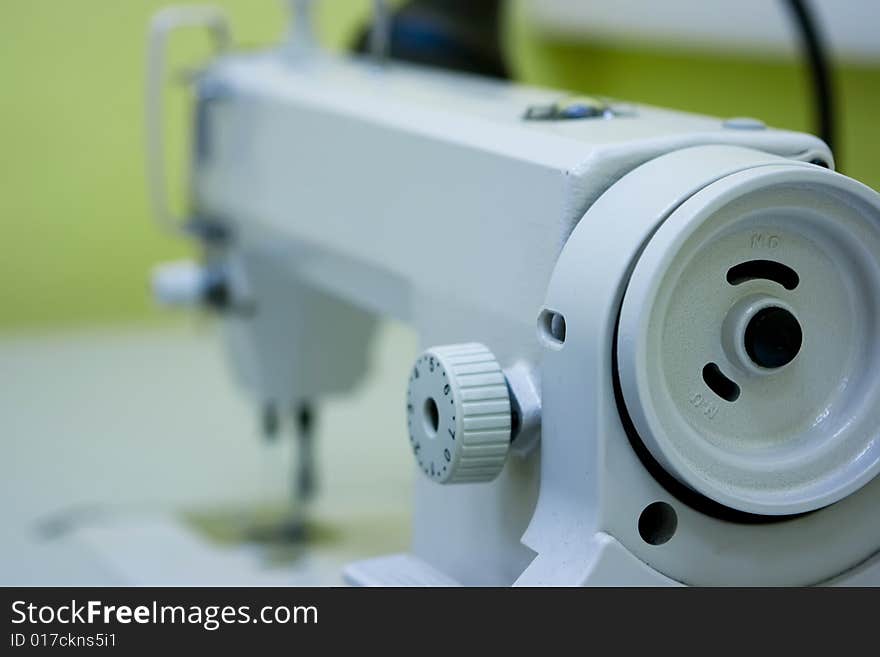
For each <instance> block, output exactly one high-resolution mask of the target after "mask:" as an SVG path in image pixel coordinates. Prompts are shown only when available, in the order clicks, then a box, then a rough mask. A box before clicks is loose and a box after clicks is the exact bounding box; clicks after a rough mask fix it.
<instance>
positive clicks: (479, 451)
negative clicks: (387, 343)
mask: <svg viewBox="0 0 880 657" xmlns="http://www.w3.org/2000/svg"><path fill="white" fill-rule="evenodd" d="M406 411H407V423H408V425H409V439H410V443H411V444H412V449H413V453H414V454H415V457H416V461H417V462H418V464H419V468H420V469H421V470H422V472H424V473H425V475H427V476H428V477H429V478H431V479H432V480H433V481H436V482H437V483H441V484H452V483H465V482H481V481H491V480H492V479H494V478H495V477H497V476H498V473H500V472H501V469H502V468H503V467H504V460H505V458H506V457H507V451H508V449H509V448H510V438H511V410H510V393H509V392H508V388H507V381H506V379H505V378H504V372H502V371H501V366H500V365H499V364H498V361H496V360H495V356H493V355H492V352H491V351H489V349H487V348H486V347H485V346H484V345H482V344H478V343H469V344H456V345H448V346H443V347H431V348H430V349H428V350H427V351H425V352H424V353H423V354H422V355H421V356H419V357H418V358H417V359H416V362H415V365H414V366H413V369H412V372H411V373H410V377H409V389H408V391H407V405H406Z"/></svg>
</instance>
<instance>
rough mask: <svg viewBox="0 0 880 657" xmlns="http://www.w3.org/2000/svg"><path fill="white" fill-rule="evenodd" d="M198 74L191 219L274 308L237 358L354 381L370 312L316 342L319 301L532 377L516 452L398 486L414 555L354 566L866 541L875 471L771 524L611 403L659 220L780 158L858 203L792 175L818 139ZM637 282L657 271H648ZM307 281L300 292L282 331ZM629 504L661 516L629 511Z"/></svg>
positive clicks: (650, 568) (833, 565) (744, 579)
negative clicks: (710, 501)
mask: <svg viewBox="0 0 880 657" xmlns="http://www.w3.org/2000/svg"><path fill="white" fill-rule="evenodd" d="M201 84H203V85H208V86H210V87H211V90H212V93H211V95H210V99H208V100H205V101H204V103H203V106H202V111H201V114H200V115H201V117H202V121H203V122H204V125H203V126H202V128H203V129H202V130H201V131H200V134H201V139H200V143H199V151H198V152H199V157H198V159H197V162H196V169H195V172H194V197H195V199H196V202H197V209H198V211H199V213H200V216H205V217H211V218H214V219H215V220H217V221H220V222H222V223H224V224H225V225H227V226H228V227H229V229H230V232H231V234H233V235H234V240H233V241H232V242H231V244H230V246H229V251H228V253H229V255H230V257H231V258H232V259H233V260H235V259H236V258H242V260H241V262H242V263H244V265H245V267H244V268H245V270H247V271H246V273H247V274H248V275H247V276H246V278H247V279H248V280H249V284H250V285H251V286H252V288H253V291H254V294H255V295H256V296H258V297H260V298H261V301H260V303H261V304H264V305H266V307H268V308H269V309H270V312H271V313H277V317H278V318H280V319H278V321H277V322H272V321H268V320H267V323H266V324H265V325H262V328H261V329H260V331H254V330H250V333H249V334H248V335H249V338H248V340H246V341H245V343H246V345H247V346H246V347H243V346H242V345H241V344H238V343H237V346H235V347H234V349H233V353H234V354H241V353H243V352H244V351H245V350H247V349H249V350H252V351H253V352H254V353H255V354H257V356H256V357H254V358H252V359H250V362H252V363H257V364H258V365H259V367H256V368H255V371H258V372H259V371H262V369H261V368H268V371H270V372H274V375H273V377H271V380H272V381H273V382H274V383H273V384H272V386H270V387H271V389H272V394H273V395H274V394H279V393H278V391H281V392H282V393H283V392H284V391H285V390H290V389H296V388H297V386H301V385H303V381H304V380H305V381H308V377H309V376H311V375H312V373H311V372H310V369H309V368H311V367H318V368H319V369H320V374H321V375H323V376H328V378H327V381H328V386H327V387H326V388H325V389H328V390H329V389H332V385H331V384H330V383H329V382H330V380H331V379H332V377H329V375H328V372H333V371H334V369H335V368H337V367H338V368H340V371H341V372H343V373H344V372H348V374H353V373H354V372H356V371H357V369H358V368H357V367H351V366H350V364H349V363H348V362H346V361H344V360H343V357H342V356H341V354H340V352H339V350H337V349H334V348H333V346H334V345H344V346H345V347H346V348H348V349H351V351H352V352H358V351H359V350H360V351H361V353H362V349H363V337H364V329H365V327H366V326H367V324H365V323H363V322H358V321H355V322H348V321H338V319H340V318H342V317H338V318H337V320H335V321H333V322H332V323H331V324H330V325H332V326H333V330H334V336H333V340H327V337H326V335H325V333H324V332H322V330H321V329H322V327H324V326H326V325H328V323H327V322H324V321H322V318H323V315H322V313H323V310H322V309H321V308H322V306H321V303H323V301H321V300H327V301H328V302H329V300H332V302H333V303H332V304H331V306H330V307H331V308H333V309H334V312H338V313H343V314H344V309H345V308H347V307H348V308H352V309H354V308H357V309H358V311H357V312H355V311H353V310H352V312H353V313H354V314H353V315H352V316H353V317H356V318H357V317H362V315H360V314H358V313H361V312H367V313H372V314H375V315H380V316H388V317H394V318H397V319H400V320H403V321H405V322H407V323H409V324H410V325H412V326H413V327H414V328H415V329H416V330H417V331H418V333H419V336H420V340H421V341H422V344H423V345H425V346H428V345H433V344H450V343H461V342H463V343H467V342H479V343H482V344H485V345H486V346H487V347H488V348H490V349H491V350H492V352H493V353H494V355H495V357H496V358H497V360H498V363H499V365H500V366H501V367H503V368H508V367H511V366H513V365H516V366H518V367H522V368H525V369H526V370H535V371H538V372H539V376H537V377H536V380H540V382H541V387H542V399H541V400H540V404H536V405H535V406H536V407H538V408H541V409H542V410H541V414H542V417H541V436H540V442H537V443H536V444H538V445H539V446H540V447H539V449H533V450H523V451H521V452H517V451H511V454H510V456H509V457H508V458H507V461H506V463H505V465H504V468H503V470H502V471H501V473H500V475H499V476H498V477H497V478H496V479H495V480H493V481H491V482H489V483H480V484H463V485H460V486H438V485H437V484H436V483H435V482H432V481H430V480H429V479H428V478H426V477H419V478H418V479H417V482H416V490H415V501H414V534H413V545H412V550H411V554H409V555H406V556H405V557H401V558H399V559H396V558H386V559H383V560H380V561H377V562H375V563H374V562H366V563H361V564H357V565H355V566H354V567H353V568H352V569H351V571H350V576H351V578H352V580H353V581H357V582H364V583H366V582H369V583H382V582H399V581H400V577H401V574H402V573H404V572H405V573H406V578H407V580H408V581H413V582H418V581H420V580H419V577H420V575H419V573H422V574H423V575H424V579H423V580H422V581H424V582H426V583H427V582H439V581H442V582H445V583H449V582H458V583H464V584H471V585H485V584H490V585H506V584H513V583H518V584H522V585H529V584H669V583H674V582H682V583H694V584H742V585H745V584H763V585H771V584H804V583H816V582H822V581H827V580H829V579H831V578H834V577H840V576H841V575H842V574H843V573H845V572H846V571H848V570H849V569H852V568H854V567H856V566H857V565H859V564H861V563H862V562H865V561H866V560H867V559H868V558H869V557H870V556H871V555H872V554H873V553H874V552H876V551H877V549H878V548H880V523H877V522H876V521H874V520H872V517H873V516H871V515H869V514H870V513H874V511H873V509H876V508H877V506H878V503H880V484H878V481H877V479H874V480H872V481H871V482H870V483H867V484H865V485H864V486H862V487H861V488H860V489H858V490H857V491H855V492H852V493H851V494H849V495H848V496H846V497H845V498H844V499H842V500H841V501H839V502H837V503H836V504H833V505H831V506H829V507H827V508H823V509H821V510H818V511H815V512H814V513H811V514H807V515H805V516H801V517H798V518H794V519H788V520H786V521H785V522H768V523H749V522H741V521H739V520H736V521H731V519H730V518H723V517H721V516H720V515H718V514H715V515H713V514H711V513H707V512H705V511H704V510H698V509H697V508H695V507H694V506H692V505H691V504H690V503H689V502H687V501H682V499H680V498H679V497H678V492H670V490H668V489H667V488H666V487H664V485H663V484H661V483H660V481H659V480H658V478H657V477H655V475H654V474H652V473H651V472H650V471H649V469H648V467H647V466H646V465H645V464H644V463H643V462H642V461H641V460H640V457H639V453H638V452H637V450H636V448H635V447H634V443H632V442H631V441H630V438H629V437H628V435H627V432H626V427H625V426H624V422H625V418H624V414H622V413H621V411H620V409H619V406H618V399H617V396H616V395H615V374H614V373H615V359H616V353H617V349H616V346H615V345H616V342H615V331H616V327H617V319H618V315H619V313H620V310H621V304H622V302H623V298H624V291H625V290H626V288H627V285H628V283H629V281H630V275H631V273H632V272H633V268H635V267H636V266H637V264H638V262H639V255H640V253H641V252H642V250H643V249H644V248H646V246H650V244H651V237H652V235H654V233H655V231H657V230H658V228H662V226H663V223H664V221H665V220H666V219H667V218H669V217H670V215H671V214H672V213H674V212H676V211H677V210H678V209H679V208H683V207H684V206H685V205H686V204H687V203H688V202H689V199H698V200H696V201H694V203H696V204H697V206H698V207H699V206H701V204H704V203H703V202H701V201H699V198H702V197H700V196H699V194H700V193H701V190H704V189H706V188H709V187H711V186H712V185H713V184H714V183H716V181H721V180H722V179H726V178H727V177H729V176H735V175H737V174H738V173H739V172H747V171H750V170H755V169H756V168H760V167H767V171H768V174H769V172H770V168H771V167H774V166H775V167H782V166H797V167H800V169H802V170H803V171H804V172H805V173H804V175H805V176H808V177H809V176H814V177H817V180H818V177H822V178H821V179H822V180H825V181H831V180H833V181H837V182H831V183H828V184H829V185H830V187H834V186H835V185H838V186H843V187H847V186H848V190H847V191H846V192H845V194H844V196H846V195H847V194H848V195H850V196H852V195H853V194H855V196H859V195H861V198H863V200H864V201H865V203H867V204H868V205H873V203H874V202H873V201H868V200H867V196H866V195H867V194H868V192H857V193H856V192H853V191H852V190H853V189H854V187H853V186H852V183H849V182H847V183H842V182H839V179H838V178H837V177H835V174H833V173H831V172H829V171H826V170H821V169H819V168H817V167H814V166H813V165H808V164H793V163H797V162H801V163H806V162H810V161H812V160H822V161H824V162H825V163H827V164H829V165H833V161H832V158H831V154H830V153H829V152H828V149H827V148H826V147H825V145H824V144H822V143H821V142H820V141H819V140H817V139H816V138H814V137H811V136H807V135H802V134H796V133H789V132H783V131H776V130H770V129H762V128H761V126H760V124H754V123H749V124H747V125H746V127H745V128H744V127H743V125H744V124H743V123H742V122H734V123H728V124H725V123H724V122H723V121H722V120H719V119H713V118H708V117H700V116H694V115H689V114H684V113H677V112H669V111H665V110H659V109H655V108H650V107H643V106H628V107H627V108H626V109H627V111H626V112H623V111H621V112H619V113H618V114H617V115H613V118H610V116H612V115H609V118H600V119H589V120H588V119H585V120H580V121H556V122H539V121H526V120H524V119H523V115H524V113H525V110H526V109H527V108H528V107H530V106H532V105H542V104H551V103H554V102H556V101H558V100H560V99H561V98H562V97H564V95H565V94H564V93H561V92H555V91H548V90H540V89H532V88H526V87H521V86H516V85H508V84H502V83H496V82H490V81H485V80H480V79H475V78H469V77H464V76H458V75H450V74H443V73H437V72H430V71H425V70H422V69H417V68H411V67H406V66H398V65H396V64H391V65H389V66H387V67H382V68H376V67H373V66H371V65H370V64H368V63H365V62H359V61H353V62H352V61H338V60H333V59H330V58H325V57H323V56H321V55H316V54H312V55H308V56H303V57H302V58H299V59H298V58H290V57H284V58H282V57H280V56H279V55H278V54H277V53H265V54H260V55H251V56H235V57H229V58H225V59H222V60H219V61H218V62H217V63H216V64H215V65H213V66H212V67H211V68H210V69H209V70H208V71H207V72H206V74H205V77H204V78H203V80H202V81H201ZM614 105H615V104H614V103H612V106H614ZM814 172H815V173H814ZM829 194H831V196H832V197H833V196H834V193H832V192H829ZM820 196H821V194H820ZM850 196H848V197H847V198H849V197H850ZM855 196H852V198H855ZM825 198H827V199H828V200H829V202H831V200H832V199H831V197H825ZM845 204H846V201H845V199H843V198H842V197H838V198H836V199H835V200H834V203H833V205H835V207H838V208H839V207H842V205H845ZM853 225H854V224H853ZM657 234H658V235H659V232H658V233H657ZM865 249H867V251H866V253H867V255H866V258H865V261H866V262H868V261H871V259H872V258H873V262H874V263H875V265H876V262H877V260H878V259H880V254H877V253H876V252H873V247H871V246H865ZM661 251H663V249H661ZM646 253H647V252H646ZM664 253H669V254H671V253H673V251H664ZM655 271H656V273H657V275H658V277H659V278H658V280H659V279H660V278H662V276H663V273H664V272H665V271H666V268H664V266H663V265H662V263H661V264H660V265H658V266H657V268H656V270H655ZM302 293H305V294H307V296H306V298H307V299H312V300H314V301H315V302H316V303H315V304H313V303H312V302H311V301H310V302H309V303H308V304H307V306H306V307H307V308H308V312H307V314H306V317H307V318H308V322H307V324H306V325H304V326H302V327H301V328H297V332H296V336H297V339H296V340H295V341H286V340H285V339H284V336H285V335H286V334H288V331H286V330H285V328H284V327H285V326H288V325H289V326H299V325H298V324H297V322H298V320H297V319H296V318H297V317H301V316H302V313H301V311H300V310H299V309H297V311H296V312H295V311H294V308H295V307H298V303H299V302H296V303H295V302H294V299H299V298H300V294H302ZM645 299H646V300H650V297H649V296H646V297H645ZM319 301H320V303H318V302H319ZM853 307H854V305H853V304H850V305H849V306H848V308H850V309H851V308H853ZM537 318H540V319H538V331H537V335H536V319H537ZM238 321H241V322H242V323H243V324H242V325H246V324H245V323H246V321H247V320H238ZM853 321H854V322H856V323H857V322H858V321H860V320H859V319H858V318H853ZM272 327H274V328H272ZM261 331H264V332H265V333H261ZM261 335H268V336H270V338H269V339H261ZM638 335H640V334H639V332H638V331H636V332H634V333H633V336H638ZM294 350H295V351H294ZM303 350H305V352H306V354H307V355H306V356H305V357H304V356H303ZM624 351H625V350H624ZM620 353H623V351H621V352H620ZM633 353H636V354H638V353H639V352H638V350H636V351H635V352H633ZM318 354H320V355H321V357H322V359H323V362H321V363H317V362H316V361H317V360H321V359H318V358H317V355H318ZM303 358H305V360H303ZM291 362H297V363H298V365H297V367H296V368H291V367H290V366H289V365H288V363H291ZM273 368H274V369H273ZM638 368H639V366H638V365H637V366H636V370H637V371H638ZM644 371H645V372H647V369H645V370H644ZM343 379H345V380H349V381H350V380H351V377H350V376H348V375H346V376H344V377H343ZM866 381H867V379H866ZM404 383H405V382H401V387H403V384H404ZM865 399H866V400H867V399H869V397H865ZM630 405H633V406H634V405H635V404H630V403H629V401H628V400H627V406H628V407H629V406H630ZM401 408H403V405H401ZM867 416H868V415H865V417H867ZM404 426H405V416H404V413H403V412H401V427H402V431H403V427H404ZM365 430H368V428H365ZM657 435H660V434H657ZM658 444H659V442H658ZM401 449H408V446H407V445H406V440H405V439H403V440H402V442H401ZM670 469H673V468H671V467H670ZM864 471H865V472H868V471H870V468H866V469H865V470H864ZM667 474H668V473H667ZM678 474H679V476H680V477H681V479H683V480H685V481H687V478H686V477H685V476H683V475H682V474H681V473H678ZM863 476H867V475H863ZM673 480H674V481H678V479H675V478H674V477H673ZM688 483H689V484H690V486H693V488H697V489H698V488H699V487H698V486H696V485H695V484H694V483H693V482H688ZM862 483H864V482H862ZM681 487H682V488H683V489H684V490H685V491H688V490H690V491H692V490H693V489H692V488H690V487H688V486H681ZM853 490H854V489H853ZM686 494H687V493H682V495H686ZM832 497H833V496H832ZM826 499H831V497H828V498H826ZM658 503H661V504H660V506H656V505H657V504H658ZM652 505H654V506H652ZM649 508H651V509H659V510H660V512H659V514H657V515H655V516H651V517H648V520H650V521H651V522H643V521H644V520H645V513H646V511H647V510H648V509H649ZM777 508H781V507H777ZM792 508H796V505H794V506H790V507H789V510H790V509H792ZM670 519H674V521H675V522H674V523H672V522H671V520H670ZM652 523H653V529H654V530H655V531H653V533H648V534H646V533H645V532H644V531H642V532H640V525H643V526H642V529H643V530H644V529H645V527H644V525H651V524H652ZM673 525H674V526H673ZM841 528H844V529H841ZM645 536H648V538H650V540H648V539H646V538H645ZM661 539H663V540H661ZM872 572H873V571H872ZM872 576H875V575H871V574H869V575H867V576H866V577H868V579H870V578H871V577H872Z"/></svg>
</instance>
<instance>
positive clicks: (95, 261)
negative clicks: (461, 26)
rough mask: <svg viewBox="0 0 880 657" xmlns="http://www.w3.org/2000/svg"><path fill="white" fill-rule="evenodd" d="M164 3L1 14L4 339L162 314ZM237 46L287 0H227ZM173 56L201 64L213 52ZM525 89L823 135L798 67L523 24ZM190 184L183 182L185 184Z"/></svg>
mask: <svg viewBox="0 0 880 657" xmlns="http://www.w3.org/2000/svg"><path fill="white" fill-rule="evenodd" d="M163 4H166V3H162V2H155V1H154V2H148V1H147V0H67V1H64V2H61V1H58V0H3V1H2V3H0V80H2V82H3V84H4V86H5V88H4V90H3V92H2V93H0V147H2V160H0V226H2V233H0V245H2V251H0V256H2V257H0V330H10V329H16V330H20V329H27V328H31V327H49V326H57V325H69V324H83V323H99V322H122V321H129V320H138V321H140V320H144V319H150V318H152V317H154V316H155V310H154V309H153V306H152V302H151V300H150V297H149V292H148V288H147V274H148V272H149V269H150V267H151V266H152V265H153V264H154V263H155V262H157V261H159V260H161V259H164V258H171V257H177V256H181V255H183V254H184V253H185V246H184V245H183V244H182V243H181V242H180V241H178V240H175V239H172V238H169V237H167V236H165V235H164V234H162V233H161V232H160V231H159V230H158V229H156V228H155V227H154V225H153V224H152V221H151V218H150V215H149V212H148V209H147V205H146V194H145V189H144V182H143V180H144V171H143V155H142V154H143V125H142V108H141V103H142V87H143V69H144V66H143V59H144V44H145V30H146V25H147V23H148V20H149V16H150V15H151V14H152V13H153V12H154V11H155V10H156V9H157V8H158V7H160V6H162V5H163ZM214 4H217V5H220V6H222V7H224V8H225V9H226V10H227V11H228V12H229V14H230V16H231V18H232V22H233V27H234V31H235V36H236V40H237V42H238V43H240V44H244V45H245V46H255V45H259V44H263V43H270V42H273V41H275V40H277V39H278V38H279V37H280V35H281V33H282V31H283V28H284V20H285V19H284V12H283V7H282V3H281V2H280V0H225V1H221V2H215V3H214ZM368 7H369V0H362V1H359V2H353V1H351V0H323V2H319V3H318V16H317V23H318V31H319V33H320V35H321V39H322V41H323V42H324V43H326V44H329V45H330V46H331V47H334V48H340V47H342V45H343V44H345V43H347V42H348V41H349V39H350V38H351V35H352V34H353V32H354V30H355V29H356V27H357V25H358V24H359V21H360V20H361V19H362V18H363V17H364V16H365V15H366V12H367V10H368ZM184 41H185V43H184V44H183V45H181V44H178V43H175V47H174V49H173V51H172V52H173V59H174V61H177V62H190V63H192V62H198V61H199V60H200V58H202V57H203V56H204V55H205V54H206V53H207V50H206V48H205V44H204V43H201V42H200V41H199V40H198V39H184ZM508 41H509V46H510V48H509V49H510V51H511V53H512V55H513V62H514V66H515V69H516V71H517V73H518V75H519V77H520V78H522V79H523V80H525V81H528V82H531V83H537V84H541V85H545V86H559V87H564V88H570V89H573V90H577V91H585V92H591V93H597V94H605V95H610V96H617V97H620V98H626V99H628V100H635V101H642V102H648V103H652V104H656V105H665V106H670V107H677V108H682V109H687V110H692V111H698V112H705V113H708V114H716V115H720V116H733V115H751V116H759V117H761V118H763V119H765V120H766V121H767V122H768V123H770V124H772V125H775V126H779V127H786V128H793V129H808V128H809V126H810V121H809V108H808V107H807V105H806V104H805V99H806V98H807V93H806V89H805V78H804V76H803V73H802V71H801V70H800V68H799V67H798V66H797V65H795V64H794V63H791V62H779V61H774V60H771V59H769V58H764V59H762V58H760V57H751V58H749V59H735V58H724V57H718V56H701V55H697V54H681V53H678V54H675V53H669V52H664V51H661V50H659V49H656V50H653V51H652V50H651V49H643V50H640V51H639V52H633V51H624V50H615V49H614V48H611V47H604V46H597V45H592V46H589V47H588V46H584V45H582V44H564V43H547V42H544V41H543V40H542V39H540V38H538V37H537V36H536V35H535V34H534V33H533V32H532V30H531V28H530V26H529V25H528V24H527V23H526V22H524V21H523V20H522V19H521V8H520V7H519V5H518V3H517V5H516V6H515V8H514V11H513V12H512V13H511V21H510V26H509V29H508ZM839 82H840V92H841V94H842V99H843V103H844V106H843V108H842V109H843V112H844V118H845V122H844V131H843V135H842V136H843V140H842V144H841V152H842V154H843V159H842V162H841V164H842V166H843V168H844V169H845V171H846V173H848V174H850V175H852V176H854V177H857V178H860V179H861V180H863V181H864V182H866V183H868V184H870V185H872V186H874V187H877V188H880V163H878V161H877V156H876V154H877V153H878V152H880V128H878V126H877V123H876V122H877V114H878V112H877V110H878V109H880V64H878V65H877V66H873V67H867V66H861V67H859V66H846V67H844V68H843V69H842V71H841V74H840V77H839ZM169 109H170V113H169V126H168V128H169V135H170V137H171V143H172V146H173V147H172V148H170V149H169V151H170V153H171V154H172V156H173V157H172V159H173V161H174V163H175V167H176V168H175V174H179V173H180V172H181V171H182V161H183V159H182V157H181V154H182V152H183V138H184V129H183V127H184V123H185V117H186V107H185V105H184V102H183V95H182V94H181V93H178V95H177V96H172V100H171V105H170V108H169ZM178 177H179V176H178Z"/></svg>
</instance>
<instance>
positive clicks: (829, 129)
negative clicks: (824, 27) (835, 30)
mask: <svg viewBox="0 0 880 657" xmlns="http://www.w3.org/2000/svg"><path fill="white" fill-rule="evenodd" d="M785 4H786V5H788V8H789V11H790V12H791V15H792V18H793V19H794V23H795V26H796V27H797V29H798V32H799V34H800V40H801V47H802V48H803V54H804V59H805V60H806V63H807V66H808V67H809V70H810V76H811V78H812V86H813V102H814V104H815V109H814V111H815V117H814V121H815V122H816V134H817V135H818V136H819V137H821V138H822V140H823V141H824V142H825V143H826V144H828V148H830V149H831V152H832V153H835V156H836V157H837V159H839V158H840V154H839V153H838V152H837V149H836V148H835V142H836V139H835V137H836V132H837V131H836V128H837V117H836V115H835V109H836V108H835V99H834V90H833V84H832V79H831V78H832V75H831V63H830V61H829V59H828V56H827V52H826V48H825V43H824V42H823V39H822V35H821V34H820V33H819V30H818V28H817V26H816V20H815V17H814V15H813V12H812V11H811V10H810V7H809V4H808V3H807V2H806V0H786V3H785Z"/></svg>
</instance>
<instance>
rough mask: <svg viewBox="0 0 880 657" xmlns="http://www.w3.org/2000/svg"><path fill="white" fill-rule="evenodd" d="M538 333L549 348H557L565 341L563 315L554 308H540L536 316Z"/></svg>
mask: <svg viewBox="0 0 880 657" xmlns="http://www.w3.org/2000/svg"><path fill="white" fill-rule="evenodd" d="M538 335H539V336H540V338H541V341H542V342H543V343H544V344H545V345H547V346H548V347H550V348H551V349H559V348H560V347H562V345H563V344H564V343H565V317H563V316H562V314H561V313H558V312H556V311H554V310H546V309H545V310H542V311H541V314H540V315H539V316H538Z"/></svg>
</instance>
